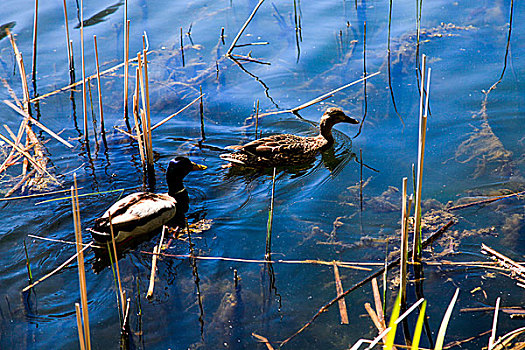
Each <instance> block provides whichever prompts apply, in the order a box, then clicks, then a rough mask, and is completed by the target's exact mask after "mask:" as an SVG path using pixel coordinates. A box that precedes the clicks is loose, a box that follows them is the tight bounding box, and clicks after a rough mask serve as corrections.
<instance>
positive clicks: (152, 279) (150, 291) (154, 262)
mask: <svg viewBox="0 0 525 350" xmlns="http://www.w3.org/2000/svg"><path fill="white" fill-rule="evenodd" d="M165 232H166V226H162V233H161V235H160V241H159V244H158V245H156V246H155V247H154V248H153V257H152V259H151V274H150V278H149V287H148V292H147V294H146V298H148V299H151V298H152V297H153V289H154V288H155V271H156V270H157V259H158V256H159V254H160V251H161V249H162V244H163V242H164V234H165Z"/></svg>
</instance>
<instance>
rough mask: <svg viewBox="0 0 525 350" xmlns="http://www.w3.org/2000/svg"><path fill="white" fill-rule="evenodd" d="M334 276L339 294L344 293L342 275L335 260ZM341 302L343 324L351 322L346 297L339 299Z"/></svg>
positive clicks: (340, 309)
mask: <svg viewBox="0 0 525 350" xmlns="http://www.w3.org/2000/svg"><path fill="white" fill-rule="evenodd" d="M333 265H334V278H335V289H336V291H337V296H340V295H341V294H343V290H344V289H343V283H342V282H341V277H340V276H339V269H338V268H337V264H336V263H335V261H334V264H333ZM338 304H339V315H340V316H341V324H349V323H350V322H348V312H347V309H346V302H345V298H341V299H339V301H338Z"/></svg>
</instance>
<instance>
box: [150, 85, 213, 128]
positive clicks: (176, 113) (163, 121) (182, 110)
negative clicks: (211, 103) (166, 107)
mask: <svg viewBox="0 0 525 350" xmlns="http://www.w3.org/2000/svg"><path fill="white" fill-rule="evenodd" d="M204 95H205V94H201V95H200V96H197V97H196V98H195V99H194V100H193V101H191V102H190V103H188V104H187V105H186V106H184V108H182V109H181V110H179V111H178V112H175V113H173V114H172V115H169V116H167V117H166V118H164V119H162V120H161V121H160V122H158V123H157V124H155V125H153V126H152V127H151V131H153V130H155V129H156V128H158V127H159V126H161V125H162V124H164V123H166V122H167V121H169V120H170V119H171V118H173V117H176V116H177V115H179V114H180V113H182V112H184V111H185V110H186V109H188V108H189V107H190V106H191V105H192V104H194V103H195V102H197V101H199V99H201V98H202V96H204Z"/></svg>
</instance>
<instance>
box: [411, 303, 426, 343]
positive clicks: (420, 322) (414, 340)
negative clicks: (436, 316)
mask: <svg viewBox="0 0 525 350" xmlns="http://www.w3.org/2000/svg"><path fill="white" fill-rule="evenodd" d="M426 310H427V301H426V300H425V301H424V302H423V303H422V304H421V308H420V309H419V316H418V317H417V322H416V328H415V329H414V337H413V338H412V346H411V348H410V349H411V350H419V340H420V339H421V333H422V332H423V324H424V321H425V311H426Z"/></svg>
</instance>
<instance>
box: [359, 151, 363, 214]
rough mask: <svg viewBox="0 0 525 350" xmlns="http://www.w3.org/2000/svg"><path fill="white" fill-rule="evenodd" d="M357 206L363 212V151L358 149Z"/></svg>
mask: <svg viewBox="0 0 525 350" xmlns="http://www.w3.org/2000/svg"><path fill="white" fill-rule="evenodd" d="M359 206H360V208H361V211H363V149H361V148H360V149H359Z"/></svg>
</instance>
